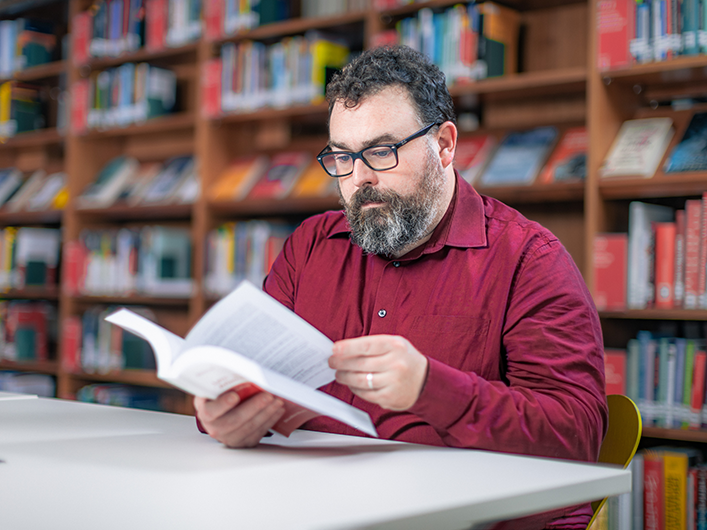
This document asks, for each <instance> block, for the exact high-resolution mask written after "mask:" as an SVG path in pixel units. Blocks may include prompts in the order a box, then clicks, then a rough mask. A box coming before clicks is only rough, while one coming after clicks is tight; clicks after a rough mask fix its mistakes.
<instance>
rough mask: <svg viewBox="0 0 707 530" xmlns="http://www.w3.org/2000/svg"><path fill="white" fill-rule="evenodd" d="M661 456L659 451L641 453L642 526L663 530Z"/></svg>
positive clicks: (647, 529)
mask: <svg viewBox="0 0 707 530" xmlns="http://www.w3.org/2000/svg"><path fill="white" fill-rule="evenodd" d="M663 498H664V490H663V457H662V456H661V455H660V453H656V452H653V451H646V452H645V453H644V454H643V528H644V529H645V530H665V520H664V507H663Z"/></svg>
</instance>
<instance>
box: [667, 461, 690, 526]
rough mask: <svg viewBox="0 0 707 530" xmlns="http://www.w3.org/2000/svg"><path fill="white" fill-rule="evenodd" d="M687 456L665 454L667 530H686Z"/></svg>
mask: <svg viewBox="0 0 707 530" xmlns="http://www.w3.org/2000/svg"><path fill="white" fill-rule="evenodd" d="M687 467H688V466H687V456H686V455H683V454H678V453H671V452H669V451H667V452H665V453H664V454H663V480H664V482H663V485H664V492H665V493H664V502H665V530H686V521H687V514H686V507H687Z"/></svg>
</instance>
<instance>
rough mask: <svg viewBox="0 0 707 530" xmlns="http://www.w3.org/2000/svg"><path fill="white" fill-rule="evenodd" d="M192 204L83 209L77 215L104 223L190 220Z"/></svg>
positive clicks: (77, 211)
mask: <svg viewBox="0 0 707 530" xmlns="http://www.w3.org/2000/svg"><path fill="white" fill-rule="evenodd" d="M192 210H193V205H191V204H154V205H149V206H128V205H121V204H119V205H114V206H109V207H108V208H82V209H77V210H76V215H78V216H79V217H82V218H90V219H92V220H104V221H131V220H149V221H154V220H157V219H160V220H177V219H180V220H189V219H190V218H191V216H192Z"/></svg>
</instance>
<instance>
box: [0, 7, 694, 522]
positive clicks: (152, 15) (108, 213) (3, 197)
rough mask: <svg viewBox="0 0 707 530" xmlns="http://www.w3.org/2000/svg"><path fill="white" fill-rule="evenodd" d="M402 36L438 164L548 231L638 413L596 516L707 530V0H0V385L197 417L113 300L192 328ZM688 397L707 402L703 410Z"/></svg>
mask: <svg viewBox="0 0 707 530" xmlns="http://www.w3.org/2000/svg"><path fill="white" fill-rule="evenodd" d="M389 43H403V44H407V45H410V46H412V47H414V48H417V49H419V50H421V51H423V52H424V53H426V54H428V55H429V56H430V57H431V58H432V60H433V61H434V62H435V63H436V64H437V65H438V66H439V67H440V68H441V69H442V70H443V71H444V72H445V74H446V76H447V80H448V84H449V88H450V91H451V93H452V95H453V97H454V100H455V105H456V107H457V112H458V117H459V120H458V121H459V128H460V134H461V135H460V143H459V148H458V151H457V157H456V160H455V165H456V167H457V168H458V169H459V171H460V172H461V173H462V175H463V176H464V178H466V179H467V180H468V181H470V182H471V183H473V184H474V185H475V186H476V187H477V189H478V190H479V191H480V192H481V193H483V194H486V195H490V196H493V197H496V198H498V199H500V200H502V201H504V202H506V203H507V204H509V205H511V206H513V207H515V208H517V209H518V210H519V211H521V212H522V213H523V214H524V215H526V216H527V217H529V218H530V219H533V220H536V221H538V222H540V223H541V224H543V225H544V226H546V227H548V228H549V229H550V230H552V231H553V232H554V233H555V234H556V235H557V236H558V237H559V238H560V240H561V241H562V242H563V243H564V245H565V246H566V247H567V249H568V250H569V252H570V253H571V255H572V257H573V258H574V260H575V262H576V263H577V266H578V267H579V269H580V270H581V271H582V274H583V275H584V278H585V280H586V282H587V284H588V286H589V287H590V290H591V291H592V293H593V295H594V299H595V303H596V305H597V308H598V309H599V312H600V316H601V321H602V327H603V331H604V337H605V349H606V355H605V358H606V362H607V365H606V366H607V383H608V389H607V390H608V392H611V393H622V394H626V395H628V396H629V397H631V398H632V399H633V400H634V401H635V402H636V403H637V404H638V405H639V408H640V409H641V413H642V416H643V422H644V430H643V438H642V442H641V450H640V451H639V453H638V455H637V457H636V458H635V459H634V462H633V463H632V467H633V471H634V492H633V493H632V494H627V495H624V496H621V497H618V498H613V499H611V500H610V502H609V503H607V505H606V508H605V509H603V511H602V516H601V517H600V518H599V519H598V520H597V522H596V525H597V526H598V527H599V528H612V529H613V528H636V529H641V528H646V529H663V528H686V529H687V528H707V467H703V465H702V462H703V458H704V455H705V449H707V400H705V392H706V391H707V385H705V372H706V366H705V365H706V363H707V343H706V341H705V339H706V337H707V327H706V326H705V325H704V323H705V321H707V291H706V288H705V285H706V283H707V278H706V276H707V274H706V272H707V55H705V53H707V9H705V8H704V6H703V4H702V2H701V1H700V0H683V1H682V2H668V1H667V0H651V1H647V0H638V1H634V0H613V1H611V2H609V1H604V0H597V1H591V0H585V1H582V0H494V1H484V0H479V1H478V2H464V1H458V0H457V1H452V0H431V1H422V2H412V1H405V0H250V1H248V0H245V1H244V0H4V1H0V288H1V289H2V292H1V293H0V296H1V297H2V298H1V299H0V325H1V326H0V390H6V391H17V392H31V393H36V394H39V395H44V396H57V397H61V398H69V399H79V400H84V401H92V402H99V403H107V404H115V405H122V406H130V407H141V408H150V409H157V410H166V411H171V412H177V413H183V414H190V413H193V409H192V405H191V398H190V397H189V396H187V395H185V394H184V393H181V392H179V391H177V390H175V389H173V388H172V387H170V386H169V385H167V384H165V383H163V382H161V381H160V380H159V379H157V377H156V376H155V362H154V357H153V355H152V352H151V350H150V348H149V346H147V344H146V343H145V342H143V341H142V340H140V339H138V338H136V337H134V336H132V335H130V334H128V333H122V332H120V330H119V329H118V328H116V327H113V326H111V325H110V324H108V323H106V322H105V321H104V320H103V317H104V316H105V315H107V314H108V313H109V312H111V311H113V310H114V309H115V308H117V307H120V306H128V307H130V308H131V309H133V310H135V311H137V312H139V313H141V314H143V315H145V316H147V317H149V318H151V319H154V320H155V321H156V322H158V323H159V324H161V325H162V326H164V327H166V328H168V329H169V330H171V331H173V332H174V333H176V334H178V335H180V336H184V335H185V334H186V332H187V331H188V330H189V329H190V327H191V325H192V324H193V323H194V322H196V320H198V318H199V317H200V316H201V315H202V314H203V313H204V312H205V311H206V310H207V309H208V308H209V307H210V306H211V305H212V304H213V303H214V302H216V301H217V300H218V299H219V298H220V297H222V296H223V295H224V294H226V293H227V292H229V291H230V290H231V289H232V288H233V287H234V286H235V285H236V284H237V283H238V282H239V281H240V280H242V279H249V280H251V281H252V282H253V283H255V284H256V285H259V284H260V282H261V281H262V278H263V277H264V275H265V274H266V273H267V271H268V268H269V266H270V264H271V263H272V260H273V259H274V257H275V256H276V255H277V253H278V251H279V249H280V248H281V246H282V244H283V241H284V239H285V238H286V237H287V235H288V234H289V233H290V232H291V231H292V230H293V229H294V227H295V226H296V225H297V223H298V222H300V221H301V220H302V219H304V218H305V217H307V216H308V215H312V214H315V213H317V212H321V211H325V210H327V209H336V208H338V207H339V206H338V197H337V194H336V190H335V188H334V187H333V186H334V181H333V179H331V178H329V177H327V176H326V175H325V174H324V172H323V171H322V170H321V169H320V168H319V166H318V164H317V163H316V160H315V158H314V156H315V155H316V153H317V152H319V150H320V149H321V148H322V146H324V145H325V143H326V117H327V108H326V104H325V103H324V100H323V92H324V87H325V84H326V81H327V79H328V78H329V76H330V75H331V74H332V72H334V71H335V70H336V69H338V68H341V67H342V66H343V65H344V64H345V63H346V62H347V61H348V60H349V58H350V57H352V56H354V55H355V54H357V53H359V52H360V51H361V50H363V49H368V48H371V47H374V46H379V45H384V44H389ZM703 407H704V408H703Z"/></svg>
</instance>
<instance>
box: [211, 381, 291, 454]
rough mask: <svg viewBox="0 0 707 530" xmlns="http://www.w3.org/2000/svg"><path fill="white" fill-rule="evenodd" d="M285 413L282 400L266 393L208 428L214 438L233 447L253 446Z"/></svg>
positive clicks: (233, 409) (231, 411)
mask: <svg viewBox="0 0 707 530" xmlns="http://www.w3.org/2000/svg"><path fill="white" fill-rule="evenodd" d="M283 411H284V408H283V403H282V400H280V399H276V398H275V397H274V396H272V395H271V394H267V393H265V392H262V393H261V394H259V395H258V396H255V397H253V398H251V399H248V400H246V401H245V402H243V403H242V404H240V405H238V406H237V407H234V408H232V409H231V410H230V411H228V412H227V413H226V414H224V415H222V416H220V417H219V418H217V419H216V420H214V421H212V422H208V423H205V425H204V427H205V428H206V430H207V432H208V433H209V434H210V435H211V436H212V437H213V438H216V439H217V440H218V441H220V442H222V443H224V444H226V445H227V446H229V447H249V446H252V445H254V444H257V443H258V441H260V439H261V438H262V437H263V436H264V435H265V433H266V432H267V431H268V429H270V428H271V427H272V425H274V423H275V422H276V421H277V420H278V419H279V417H280V416H281V415H282V412H283Z"/></svg>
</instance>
